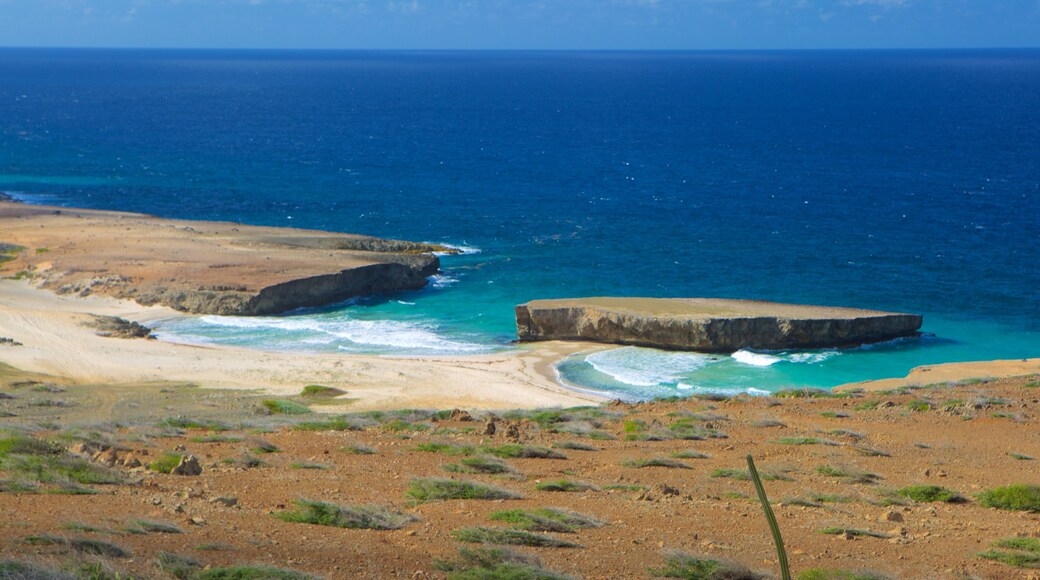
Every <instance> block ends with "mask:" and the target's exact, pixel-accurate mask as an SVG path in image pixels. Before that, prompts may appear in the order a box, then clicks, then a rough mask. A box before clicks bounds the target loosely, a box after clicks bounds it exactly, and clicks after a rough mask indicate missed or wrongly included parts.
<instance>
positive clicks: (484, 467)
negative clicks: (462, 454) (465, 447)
mask: <svg viewBox="0 0 1040 580" xmlns="http://www.w3.org/2000/svg"><path fill="white" fill-rule="evenodd" d="M444 469H445V470H447V471H451V472H454V473H494V474H498V473H515V472H516V470H515V469H513V468H512V467H511V466H510V465H509V464H507V463H506V462H504V461H502V460H501V459H496V458H494V457H490V456H487V455H478V456H476V457H466V458H463V459H462V460H461V461H460V462H458V463H449V464H447V465H445V466H444Z"/></svg>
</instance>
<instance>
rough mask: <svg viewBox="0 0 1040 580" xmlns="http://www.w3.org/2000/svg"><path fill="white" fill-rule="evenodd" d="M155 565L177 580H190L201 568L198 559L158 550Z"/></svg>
mask: <svg viewBox="0 0 1040 580" xmlns="http://www.w3.org/2000/svg"><path fill="white" fill-rule="evenodd" d="M155 565H156V566H158V568H159V571H160V572H162V573H164V574H169V575H170V576H173V577H174V578H178V579H179V580H190V579H191V578H193V577H194V576H195V574H196V572H198V570H199V569H201V568H202V563H201V562H199V561H198V560H195V559H193V558H188V557H186V556H180V555H177V554H171V553H170V552H159V555H158V556H157V557H156V559H155Z"/></svg>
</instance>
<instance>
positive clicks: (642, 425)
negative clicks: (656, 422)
mask: <svg viewBox="0 0 1040 580" xmlns="http://www.w3.org/2000/svg"><path fill="white" fill-rule="evenodd" d="M647 428H648V426H647V424H646V421H643V420H642V419H629V420H627V421H625V422H624V423H622V424H621V432H622V433H645V432H646V431H647Z"/></svg>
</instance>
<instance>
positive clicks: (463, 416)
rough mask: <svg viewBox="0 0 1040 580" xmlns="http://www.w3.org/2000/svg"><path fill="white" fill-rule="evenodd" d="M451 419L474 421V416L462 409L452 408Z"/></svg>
mask: <svg viewBox="0 0 1040 580" xmlns="http://www.w3.org/2000/svg"><path fill="white" fill-rule="evenodd" d="M451 420H452V421H472V420H473V416H472V415H470V414H469V413H468V412H466V411H463V410H462V409H452V410H451Z"/></svg>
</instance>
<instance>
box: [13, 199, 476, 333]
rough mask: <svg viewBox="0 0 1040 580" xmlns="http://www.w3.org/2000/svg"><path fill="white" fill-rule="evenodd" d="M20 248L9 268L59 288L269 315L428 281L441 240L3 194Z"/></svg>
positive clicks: (183, 307)
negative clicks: (51, 203)
mask: <svg viewBox="0 0 1040 580" xmlns="http://www.w3.org/2000/svg"><path fill="white" fill-rule="evenodd" d="M0 232H3V236H4V243H5V244H7V246H5V247H9V248H10V249H9V252H8V253H5V254H3V256H4V257H5V258H7V259H6V260H0V276H8V275H13V274H15V273H16V272H23V271H24V272H26V277H27V278H28V279H29V280H30V281H31V283H32V284H34V285H36V286H39V287H42V288H45V289H48V290H53V291H55V292H57V293H59V294H69V295H77V296H90V295H102V296H114V297H116V298H125V299H130V300H135V301H137V302H138V303H140V304H144V305H153V304H161V305H164V306H168V307H170V308H174V309H176V310H180V311H183V312H190V313H195V314H225V315H242V316H249V315H265V314H277V313H279V312H285V311H287V310H293V309H295V308H302V307H312V306H325V305H328V304H333V303H336V302H341V301H344V300H347V299H350V298H353V297H356V296H364V295H368V294H375V293H382V292H396V291H400V290H414V289H418V288H422V287H423V286H425V285H426V283H427V278H428V277H429V276H432V275H433V274H435V273H436V272H437V271H438V269H439V267H440V262H439V260H438V258H437V254H442V253H454V252H457V250H454V249H453V248H449V247H446V246H441V245H437V244H426V243H420V242H408V241H402V240H387V239H381V238H373V237H370V236H361V235H354V234H342V233H335V232H322V231H316V230H300V229H291V228H274V227H259V226H247V225H241V224H233V223H224V222H203V221H185V220H168V219H161V218H157V217H153V216H147V215H142V214H133V213H122V212H111V211H97V210H86V209H76V208H57V207H48V206H38V205H27V204H18V203H10V202H5V201H3V200H2V199H0Z"/></svg>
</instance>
